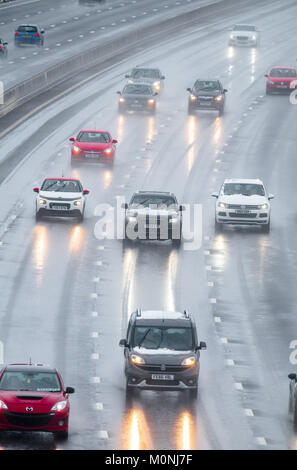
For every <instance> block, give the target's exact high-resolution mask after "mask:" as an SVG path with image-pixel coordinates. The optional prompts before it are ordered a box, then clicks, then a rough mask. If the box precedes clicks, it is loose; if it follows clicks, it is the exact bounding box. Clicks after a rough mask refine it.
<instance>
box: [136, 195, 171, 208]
mask: <svg viewBox="0 0 297 470" xmlns="http://www.w3.org/2000/svg"><path fill="white" fill-rule="evenodd" d="M130 205H131V206H132V207H155V208H157V207H158V208H160V207H162V206H163V207H165V208H168V207H170V206H175V205H176V201H175V199H174V198H173V197H170V196H152V195H142V194H141V195H140V194H137V195H135V196H134V197H133V198H132V201H131V204H130Z"/></svg>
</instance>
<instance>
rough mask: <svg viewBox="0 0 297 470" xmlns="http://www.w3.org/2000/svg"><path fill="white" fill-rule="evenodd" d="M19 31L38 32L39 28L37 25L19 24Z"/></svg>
mask: <svg viewBox="0 0 297 470" xmlns="http://www.w3.org/2000/svg"><path fill="white" fill-rule="evenodd" d="M17 31H18V32H19V33H37V32H38V29H37V28H36V26H27V25H24V26H19V27H18V29H17Z"/></svg>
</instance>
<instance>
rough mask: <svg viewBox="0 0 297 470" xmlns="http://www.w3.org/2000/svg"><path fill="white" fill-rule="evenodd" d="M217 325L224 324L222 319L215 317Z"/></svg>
mask: <svg viewBox="0 0 297 470" xmlns="http://www.w3.org/2000/svg"><path fill="white" fill-rule="evenodd" d="M214 321H215V323H222V320H221V317H214Z"/></svg>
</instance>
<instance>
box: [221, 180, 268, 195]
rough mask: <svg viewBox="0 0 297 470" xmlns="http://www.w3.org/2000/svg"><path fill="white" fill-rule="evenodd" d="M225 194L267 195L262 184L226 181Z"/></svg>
mask: <svg viewBox="0 0 297 470" xmlns="http://www.w3.org/2000/svg"><path fill="white" fill-rule="evenodd" d="M223 194H224V195H225V196H232V195H234V194H241V195H243V196H265V190H264V187H263V186H262V184H249V183H226V184H225V185H224V188H223Z"/></svg>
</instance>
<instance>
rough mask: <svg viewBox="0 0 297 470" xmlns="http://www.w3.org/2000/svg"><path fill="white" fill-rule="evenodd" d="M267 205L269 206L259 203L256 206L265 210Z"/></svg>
mask: <svg viewBox="0 0 297 470" xmlns="http://www.w3.org/2000/svg"><path fill="white" fill-rule="evenodd" d="M268 207H269V206H268V204H260V205H259V206H258V209H263V210H266V209H268Z"/></svg>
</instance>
